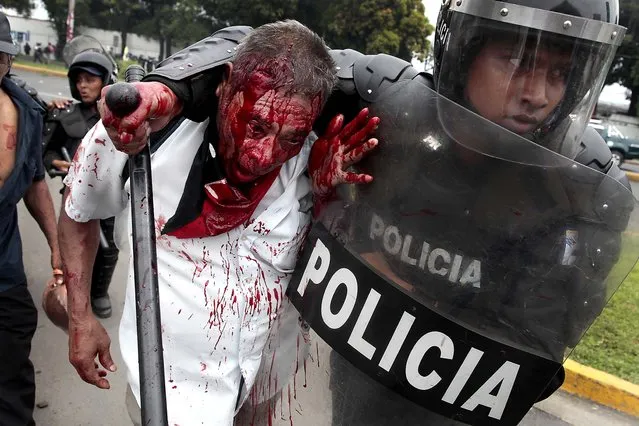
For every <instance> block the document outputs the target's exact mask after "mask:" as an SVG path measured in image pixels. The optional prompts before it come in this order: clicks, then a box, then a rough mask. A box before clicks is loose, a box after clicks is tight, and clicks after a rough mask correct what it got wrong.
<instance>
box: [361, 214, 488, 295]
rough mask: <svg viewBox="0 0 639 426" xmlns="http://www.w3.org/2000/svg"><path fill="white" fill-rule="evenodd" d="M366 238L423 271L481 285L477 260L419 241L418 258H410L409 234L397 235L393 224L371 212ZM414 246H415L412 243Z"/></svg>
mask: <svg viewBox="0 0 639 426" xmlns="http://www.w3.org/2000/svg"><path fill="white" fill-rule="evenodd" d="M369 237H370V239H371V240H373V241H374V240H376V239H378V240H381V242H382V247H383V248H384V251H385V252H386V253H388V254H389V255H391V256H396V257H398V258H399V260H400V261H401V262H403V263H406V264H409V265H412V266H417V267H419V268H420V269H421V270H423V271H424V272H428V273H430V274H432V275H438V276H440V277H443V278H447V279H448V281H449V282H451V283H454V284H461V285H472V286H473V287H476V288H480V287H481V261H480V260H478V259H468V258H464V255H462V254H456V253H452V254H451V252H450V251H449V250H447V249H445V248H440V247H431V245H430V244H429V243H428V242H426V241H423V242H422V246H421V251H420V252H419V253H420V254H419V258H417V257H411V256H410V253H417V250H415V249H412V248H413V236H412V235H401V234H400V233H399V229H398V228H397V227H396V226H392V225H390V226H388V225H386V224H385V223H384V221H383V220H382V218H381V217H379V216H377V215H376V214H373V217H372V219H371V226H370V233H369ZM414 246H415V247H419V242H416V243H415V245H414Z"/></svg>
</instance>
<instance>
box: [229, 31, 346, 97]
mask: <svg viewBox="0 0 639 426" xmlns="http://www.w3.org/2000/svg"><path fill="white" fill-rule="evenodd" d="M255 71H263V72H265V73H268V74H270V75H271V76H272V77H273V79H274V83H275V87H278V88H281V89H283V90H285V91H288V92H291V93H297V94H300V95H304V96H307V97H309V98H312V97H315V96H317V95H321V97H322V103H323V102H325V101H326V99H328V97H329V95H330V93H331V91H332V90H333V87H334V86H335V83H336V82H337V76H336V71H335V62H334V61H333V59H332V58H331V56H330V55H329V53H328V47H327V46H326V44H325V43H324V40H322V38H321V37H320V36H318V35H317V34H316V33H314V32H313V31H311V30H310V29H309V28H307V27H306V26H304V25H302V24H301V23H299V22H298V21H295V20H285V21H278V22H274V23H271V24H266V25H262V26H260V27H258V28H256V29H255V30H254V31H252V32H251V33H250V34H249V35H248V36H246V37H245V38H244V39H243V40H242V42H241V43H240V45H239V46H238V48H237V53H236V55H235V59H234V60H233V79H232V84H236V85H240V86H241V85H243V84H244V83H246V82H247V81H248V78H250V76H251V74H253V73H254V72H255Z"/></svg>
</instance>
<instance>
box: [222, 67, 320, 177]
mask: <svg viewBox="0 0 639 426" xmlns="http://www.w3.org/2000/svg"><path fill="white" fill-rule="evenodd" d="M271 81H272V78H270V77H269V76H268V75H266V74H265V73H263V72H260V71H257V72H254V73H253V74H251V75H250V77H249V78H248V81H247V82H246V84H243V85H242V86H241V87H242V88H241V89H235V88H233V87H232V85H231V84H229V82H228V80H227V81H225V82H224V83H222V84H221V85H220V87H218V91H217V93H218V96H219V97H220V101H219V110H218V119H217V126H218V132H219V137H220V141H219V145H218V151H219V154H220V156H221V157H222V159H223V165H224V168H225V171H226V177H227V179H228V180H229V181H231V182H233V183H246V182H251V181H254V180H255V179H257V178H258V177H260V176H263V175H265V174H267V173H269V172H270V171H272V170H274V169H275V168H277V167H278V166H280V165H282V164H284V162H286V161H287V160H288V159H290V158H292V157H294V156H295V155H297V154H298V153H299V152H300V149H301V148H302V145H303V143H304V140H305V139H306V136H307V135H308V134H309V133H310V131H311V127H312V125H313V122H314V121H315V119H316V118H317V115H318V113H319V108H318V107H317V104H318V103H317V102H313V101H312V100H311V99H308V98H306V97H303V96H299V95H295V94H288V93H285V92H283V91H282V90H275V89H273V85H272V82H271Z"/></svg>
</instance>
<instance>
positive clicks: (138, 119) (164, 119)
mask: <svg viewBox="0 0 639 426" xmlns="http://www.w3.org/2000/svg"><path fill="white" fill-rule="evenodd" d="M131 84H133V85H135V87H136V88H137V89H138V92H139V93H140V104H139V105H138V107H137V108H136V109H135V110H134V111H133V112H131V113H130V114H128V115H126V116H125V117H123V118H119V117H116V116H115V115H114V114H113V113H112V111H111V110H110V109H109V107H108V106H107V104H106V101H105V99H106V94H107V93H108V91H109V89H110V88H111V86H106V87H105V88H104V89H102V95H101V96H100V101H99V102H98V110H99V111H100V117H101V118H102V123H103V124H104V127H105V128H106V131H107V133H108V135H109V137H110V138H111V141H113V145H115V147H116V148H117V149H118V150H119V151H122V152H126V153H127V154H137V153H138V152H140V151H141V150H142V148H144V146H145V145H146V143H147V141H148V137H149V135H150V134H151V133H152V132H157V131H158V130H160V129H162V128H163V127H164V126H166V125H167V124H168V123H169V121H171V120H172V119H173V118H175V117H176V116H177V115H178V114H179V113H180V112H181V111H182V102H181V101H180V100H179V99H178V97H177V96H176V95H175V93H173V92H172V91H171V89H169V88H168V87H167V86H165V85H164V84H162V83H158V82H148V83H145V82H141V83H131Z"/></svg>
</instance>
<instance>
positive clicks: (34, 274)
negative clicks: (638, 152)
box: [17, 71, 639, 426]
mask: <svg viewBox="0 0 639 426" xmlns="http://www.w3.org/2000/svg"><path fill="white" fill-rule="evenodd" d="M17 74H19V76H20V77H22V78H24V79H26V80H27V81H28V83H29V84H31V85H32V86H34V87H35V88H36V89H37V90H39V91H40V92H41V94H43V96H44V97H45V98H51V97H57V96H59V94H62V96H65V95H66V96H68V90H66V87H65V86H66V84H67V83H66V80H64V79H62V78H58V77H47V76H41V75H38V74H33V73H26V72H21V71H19V72H18V73H17ZM48 183H49V187H50V189H51V192H52V193H53V194H54V200H55V202H56V209H59V205H60V196H59V194H58V190H59V189H60V187H61V183H60V180H59V179H57V180H55V181H51V180H48ZM633 185H636V184H633ZM637 189H638V190H639V185H637ZM20 229H21V232H22V237H23V246H24V261H25V267H26V271H27V276H28V279H29V283H30V288H31V292H32V294H33V297H34V299H35V302H36V305H37V306H38V307H39V306H40V303H41V299H40V295H41V293H42V290H43V287H44V284H45V281H46V280H47V279H48V277H49V275H50V273H51V272H50V266H49V251H48V247H47V245H46V241H45V239H44V237H43V235H42V233H41V232H40V231H39V229H38V227H37V225H36V224H35V222H34V221H33V219H32V218H31V217H30V216H29V214H28V213H27V212H26V209H25V208H24V206H22V205H21V208H20ZM127 260H128V259H127V255H126V253H125V254H124V255H121V258H120V263H119V264H118V267H117V269H116V272H115V276H114V279H113V285H112V288H111V297H112V300H113V304H114V315H113V317H112V318H110V319H108V320H105V321H103V324H104V325H105V327H106V328H107V330H108V331H109V333H110V335H111V337H112V338H113V340H114V341H113V346H112V354H113V356H114V359H115V362H116V363H117V364H118V365H119V366H120V367H123V364H122V358H121V356H120V352H119V347H118V342H117V328H118V320H119V317H120V315H121V313H122V303H123V300H124V282H125V279H126V271H125V265H126V262H127ZM324 359H326V358H324ZM32 360H33V363H34V365H35V368H36V372H37V374H36V383H37V402H38V404H39V405H40V406H42V408H37V409H36V413H35V419H36V421H37V423H38V424H39V425H44V426H80V425H81V426H114V425H116V426H119V425H127V426H128V425H129V424H130V422H129V421H128V416H127V413H126V409H125V405H124V392H125V386H126V378H125V372H124V371H123V370H124V369H123V368H121V369H120V371H118V372H117V373H115V374H111V375H110V380H111V386H112V389H111V390H108V391H102V390H98V389H96V388H93V387H91V386H89V385H87V384H85V383H84V382H82V380H81V379H80V378H79V377H78V376H77V375H76V373H75V370H74V369H73V368H72V367H71V365H70V364H69V363H68V361H67V336H66V335H65V334H64V333H63V332H62V331H61V330H59V329H58V328H56V327H55V326H53V325H52V324H51V323H50V322H49V321H48V320H47V318H46V317H45V315H44V314H43V313H42V312H40V318H39V326H38V330H37V332H36V335H35V338H34V341H33V350H32ZM306 389H307V393H306V394H305V395H302V392H301V391H300V392H299V393H300V395H299V399H300V400H302V399H307V400H309V401H311V404H310V405H307V404H304V405H305V407H306V408H307V410H308V411H306V413H305V417H304V418H299V419H295V416H294V423H295V424H296V425H298V426H302V425H303V426H307V425H311V424H317V425H318V426H321V425H325V424H328V423H327V422H322V421H321V418H322V413H317V416H310V417H309V411H312V401H313V399H314V398H315V395H314V394H312V393H311V392H312V389H313V381H312V380H309V386H308V387H307V388H306ZM212 409H214V408H212ZM294 413H295V410H294ZM284 417H285V418H284V419H283V420H281V421H274V422H273V423H274V424H275V425H280V424H281V425H288V424H289V419H288V416H286V415H285V416H284ZM311 419H312V421H310V420H311ZM521 424H522V425H524V426H542V425H543V426H565V425H602V426H603V425H605V426H630V425H639V420H638V419H632V418H629V417H627V416H623V415H621V414H619V413H616V412H614V411H612V410H610V409H608V408H606V407H602V406H598V405H596V404H593V403H590V402H587V401H582V400H579V399H577V398H574V397H572V396H569V395H567V394H563V393H561V392H558V393H556V394H555V395H553V396H552V397H551V398H549V399H548V400H546V401H544V402H542V403H540V404H538V405H537V406H536V407H535V408H533V409H532V410H531V411H530V413H529V414H528V415H527V416H526V418H525V419H524V420H523V422H522V423H521Z"/></svg>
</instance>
